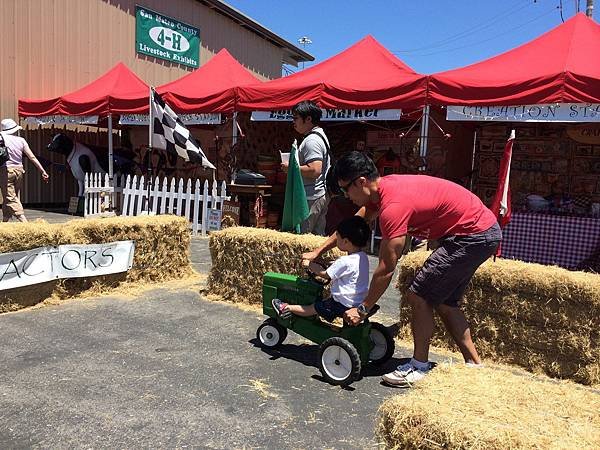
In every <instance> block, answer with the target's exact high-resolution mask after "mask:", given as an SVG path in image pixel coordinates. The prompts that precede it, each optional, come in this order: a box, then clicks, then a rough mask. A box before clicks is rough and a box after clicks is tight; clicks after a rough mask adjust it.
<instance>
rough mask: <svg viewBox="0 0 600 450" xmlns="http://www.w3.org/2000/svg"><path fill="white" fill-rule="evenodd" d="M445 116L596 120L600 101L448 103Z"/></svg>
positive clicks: (540, 120) (546, 120) (490, 119)
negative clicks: (535, 103)
mask: <svg viewBox="0 0 600 450" xmlns="http://www.w3.org/2000/svg"><path fill="white" fill-rule="evenodd" d="M446 119H447V120H461V121H481V122H485V121H495V122H600V104H598V103H554V104H549V105H521V106H448V107H447V108H446Z"/></svg>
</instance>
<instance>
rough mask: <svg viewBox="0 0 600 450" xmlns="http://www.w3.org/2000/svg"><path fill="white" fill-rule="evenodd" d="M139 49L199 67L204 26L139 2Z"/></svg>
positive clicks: (175, 61)
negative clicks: (164, 13)
mask: <svg viewBox="0 0 600 450" xmlns="http://www.w3.org/2000/svg"><path fill="white" fill-rule="evenodd" d="M135 51H136V52H138V53H142V54H144V55H149V56H154V57H155V58H160V59H166V60H167V61H172V62H174V63H177V64H183V65H185V66H190V67H198V65H199V60H200V30H198V28H195V27H192V26H191V25H188V24H185V23H183V22H179V21H178V20H175V19H172V18H170V17H166V16H163V15H162V14H159V13H157V12H154V11H151V10H149V9H147V8H143V7H141V6H138V5H136V6H135Z"/></svg>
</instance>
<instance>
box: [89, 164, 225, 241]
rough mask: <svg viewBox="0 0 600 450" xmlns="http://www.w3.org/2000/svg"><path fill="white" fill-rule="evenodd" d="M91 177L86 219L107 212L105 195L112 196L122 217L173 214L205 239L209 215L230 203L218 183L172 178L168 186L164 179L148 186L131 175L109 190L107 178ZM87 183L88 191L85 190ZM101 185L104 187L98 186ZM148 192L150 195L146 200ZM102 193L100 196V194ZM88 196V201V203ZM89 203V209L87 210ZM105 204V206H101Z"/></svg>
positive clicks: (223, 188) (222, 183)
mask: <svg viewBox="0 0 600 450" xmlns="http://www.w3.org/2000/svg"><path fill="white" fill-rule="evenodd" d="M93 175H97V174H92V176H91V177H89V180H88V177H87V175H86V197H85V199H86V209H85V211H86V212H89V213H88V214H87V215H86V217H91V216H94V215H98V214H102V211H103V210H106V206H105V205H107V204H108V203H107V202H108V200H107V198H108V195H109V194H110V193H111V192H114V193H115V197H116V200H115V202H116V204H117V205H120V208H119V209H118V211H119V212H120V214H121V215H123V216H137V215H141V214H175V215H178V216H182V217H186V218H187V219H188V220H189V221H190V228H191V230H192V233H193V234H198V233H201V234H202V236H205V235H206V233H207V231H210V228H211V227H209V215H211V214H215V212H219V213H218V214H217V215H216V218H220V216H219V214H220V212H222V211H223V202H224V201H225V200H229V199H230V197H229V196H227V185H226V183H225V182H224V181H223V182H221V188H220V189H219V185H218V183H217V181H213V182H212V184H210V183H209V182H208V180H207V181H204V184H203V186H201V185H202V183H201V182H200V180H196V181H195V183H192V180H190V179H188V180H187V183H185V185H184V182H183V179H179V180H178V181H177V180H175V178H172V179H171V182H170V183H169V182H168V181H167V178H163V179H162V181H161V180H160V179H159V177H156V178H155V179H154V180H153V182H152V183H150V189H149V190H148V183H147V181H146V180H145V179H144V177H143V176H141V177H139V178H138V177H137V176H133V177H132V176H130V175H128V176H127V178H125V179H119V180H115V181H116V183H115V187H114V188H110V187H108V177H95V176H93ZM88 183H89V189H88ZM101 184H103V186H100V185H101ZM148 193H149V194H150V196H149V198H148ZM102 194H103V195H102ZM88 197H89V200H88ZM88 204H89V208H88ZM103 205H104V206H103Z"/></svg>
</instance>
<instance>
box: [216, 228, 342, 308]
mask: <svg viewBox="0 0 600 450" xmlns="http://www.w3.org/2000/svg"><path fill="white" fill-rule="evenodd" d="M325 239H326V238H324V237H321V236H314V235H311V234H302V235H298V234H291V233H282V232H279V231H275V230H269V229H266V228H248V227H231V228H227V229H225V230H221V231H218V232H215V233H211V234H210V243H209V246H210V254H211V257H212V267H211V269H210V275H209V277H208V285H207V293H208V294H211V295H217V296H220V297H222V298H225V299H227V300H230V301H234V302H240V303H255V304H260V303H262V280H263V275H264V273H265V272H279V273H287V274H293V275H298V276H301V275H302V274H303V273H304V271H303V269H302V261H301V257H302V253H306V252H309V251H312V250H314V249H316V248H317V247H319V246H320V245H322V244H323V242H324V241H325ZM341 255H342V253H341V252H340V251H339V250H337V249H334V250H332V251H329V252H327V253H326V254H325V255H323V259H324V260H325V261H326V262H327V263H329V262H331V261H333V260H334V259H335V258H337V257H339V256H341Z"/></svg>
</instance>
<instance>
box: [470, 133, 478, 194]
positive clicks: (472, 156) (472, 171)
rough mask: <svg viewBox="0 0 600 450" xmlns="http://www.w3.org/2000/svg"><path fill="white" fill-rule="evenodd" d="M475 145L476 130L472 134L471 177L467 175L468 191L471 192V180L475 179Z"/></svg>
mask: <svg viewBox="0 0 600 450" xmlns="http://www.w3.org/2000/svg"><path fill="white" fill-rule="evenodd" d="M476 145H477V129H475V131H474V132H473V152H472V153H471V175H469V179H470V180H469V190H470V191H471V192H473V179H474V178H475V176H474V175H475V174H474V172H475V149H476V148H477V147H476Z"/></svg>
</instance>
